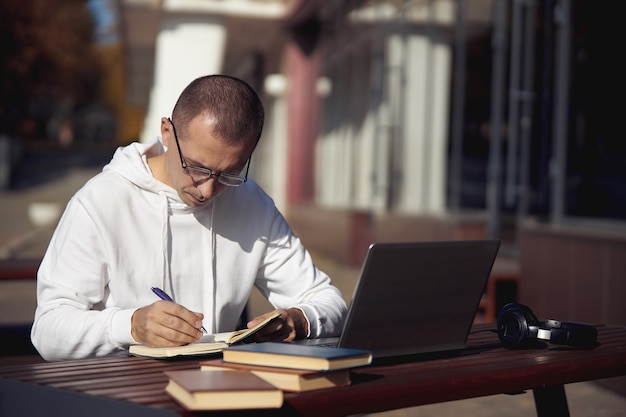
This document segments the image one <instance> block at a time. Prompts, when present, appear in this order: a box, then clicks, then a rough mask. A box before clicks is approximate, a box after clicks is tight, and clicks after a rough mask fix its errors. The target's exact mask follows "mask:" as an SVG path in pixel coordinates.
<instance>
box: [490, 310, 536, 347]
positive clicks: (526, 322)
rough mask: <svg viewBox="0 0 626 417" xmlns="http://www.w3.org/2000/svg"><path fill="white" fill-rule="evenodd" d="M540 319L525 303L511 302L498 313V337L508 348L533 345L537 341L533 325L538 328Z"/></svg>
mask: <svg viewBox="0 0 626 417" xmlns="http://www.w3.org/2000/svg"><path fill="white" fill-rule="evenodd" d="M537 325H538V320H537V317H536V316H535V314H534V313H533V312H532V310H531V309H530V308H528V307H527V306H525V305H523V304H517V303H509V304H507V305H505V306H504V307H502V309H501V310H500V312H499V313H498V319H497V327H498V338H499V339H500V342H501V343H502V345H503V346H505V347H507V348H510V349H512V348H519V347H525V346H531V345H533V344H536V343H537V339H536V337H535V336H536V335H534V334H533V333H534V332H535V331H531V326H533V328H534V329H536V328H537Z"/></svg>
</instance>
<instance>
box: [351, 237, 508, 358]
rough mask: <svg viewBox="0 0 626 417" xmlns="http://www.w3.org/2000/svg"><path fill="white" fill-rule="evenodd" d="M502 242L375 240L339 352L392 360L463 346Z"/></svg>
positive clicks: (354, 295) (357, 288)
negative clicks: (364, 351)
mask: <svg viewBox="0 0 626 417" xmlns="http://www.w3.org/2000/svg"><path fill="white" fill-rule="evenodd" d="M499 246H500V242H499V241H498V240H479V241H462V240H460V241H440V242H416V243H375V244H372V245H371V246H370V248H369V250H368V254H367V257H366V260H365V263H364V265H363V267H362V269H361V274H360V276H359V279H358V281H357V284H356V287H355V290H354V293H353V296H352V301H351V304H350V309H349V312H348V316H347V318H346V322H345V324H344V330H343V332H342V334H341V337H340V339H339V346H340V347H350V348H359V349H368V350H370V351H372V354H373V356H374V357H375V358H376V357H389V356H398V355H410V354H419V353H432V352H440V351H451V350H458V349H463V348H464V347H465V341H466V339H467V335H468V333H469V330H470V328H471V326H472V323H473V320H474V316H475V314H476V310H477V308H478V304H479V302H480V299H481V296H482V294H483V290H484V288H485V285H486V283H487V279H488V277H489V274H490V272H491V268H492V266H493V263H494V260H495V257H496V254H497V252H498V248H499Z"/></svg>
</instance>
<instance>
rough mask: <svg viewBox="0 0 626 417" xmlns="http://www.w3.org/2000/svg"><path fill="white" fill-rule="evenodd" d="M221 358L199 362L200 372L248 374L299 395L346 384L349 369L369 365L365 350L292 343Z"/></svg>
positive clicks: (235, 349) (233, 351)
mask: <svg viewBox="0 0 626 417" xmlns="http://www.w3.org/2000/svg"><path fill="white" fill-rule="evenodd" d="M222 353H223V357H222V359H213V360H206V361H202V362H200V366H201V369H203V370H206V371H209V370H217V369H232V370H238V371H248V372H251V373H253V374H254V375H256V376H258V377H260V378H262V379H264V380H265V381H267V382H269V383H271V384H272V385H274V386H276V387H277V388H280V389H281V390H283V391H292V392H303V391H310V390H314V389H322V388H331V387H338V386H345V385H349V384H350V369H351V368H355V367H358V366H364V365H369V364H370V363H371V362H372V354H371V352H370V351H368V350H361V349H346V348H334V347H323V346H305V345H298V344H293V343H275V342H265V343H254V344H248V345H240V346H231V347H229V348H227V349H224V351H223V352H222Z"/></svg>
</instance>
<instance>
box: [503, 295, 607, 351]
mask: <svg viewBox="0 0 626 417" xmlns="http://www.w3.org/2000/svg"><path fill="white" fill-rule="evenodd" d="M497 325H498V337H499V338H500V342H502V345H503V346H505V347H507V348H510V349H514V348H523V347H532V346H537V345H538V344H540V343H541V341H547V342H550V343H554V344H556V345H567V346H574V347H577V348H592V347H595V346H596V345H597V336H598V330H597V329H596V328H595V327H593V326H589V325H587V324H579V323H567V322H564V321H559V320H544V321H539V320H537V317H536V316H535V314H534V313H533V312H532V311H531V309H530V308H528V307H527V306H525V305H523V304H516V303H509V304H507V305H505V306H504V307H502V310H500V312H499V313H498V320H497Z"/></svg>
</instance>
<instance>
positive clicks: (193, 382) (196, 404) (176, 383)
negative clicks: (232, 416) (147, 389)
mask: <svg viewBox="0 0 626 417" xmlns="http://www.w3.org/2000/svg"><path fill="white" fill-rule="evenodd" d="M165 375H167V377H168V378H169V382H168V384H167V386H166V387H165V392H166V393H167V394H168V395H170V396H171V397H172V398H173V399H174V400H176V401H177V402H178V403H179V404H180V405H182V406H183V407H184V408H185V409H187V410H189V411H201V410H243V409H261V408H280V407H281V406H282V405H283V392H282V391H281V390H280V389H278V388H276V387H274V386H273V385H272V384H270V383H268V382H266V381H264V380H263V379H261V378H259V377H258V376H256V375H254V374H252V373H250V372H244V371H227V370H224V371H214V372H207V371H202V370H200V369H189V370H182V371H168V372H165Z"/></svg>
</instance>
